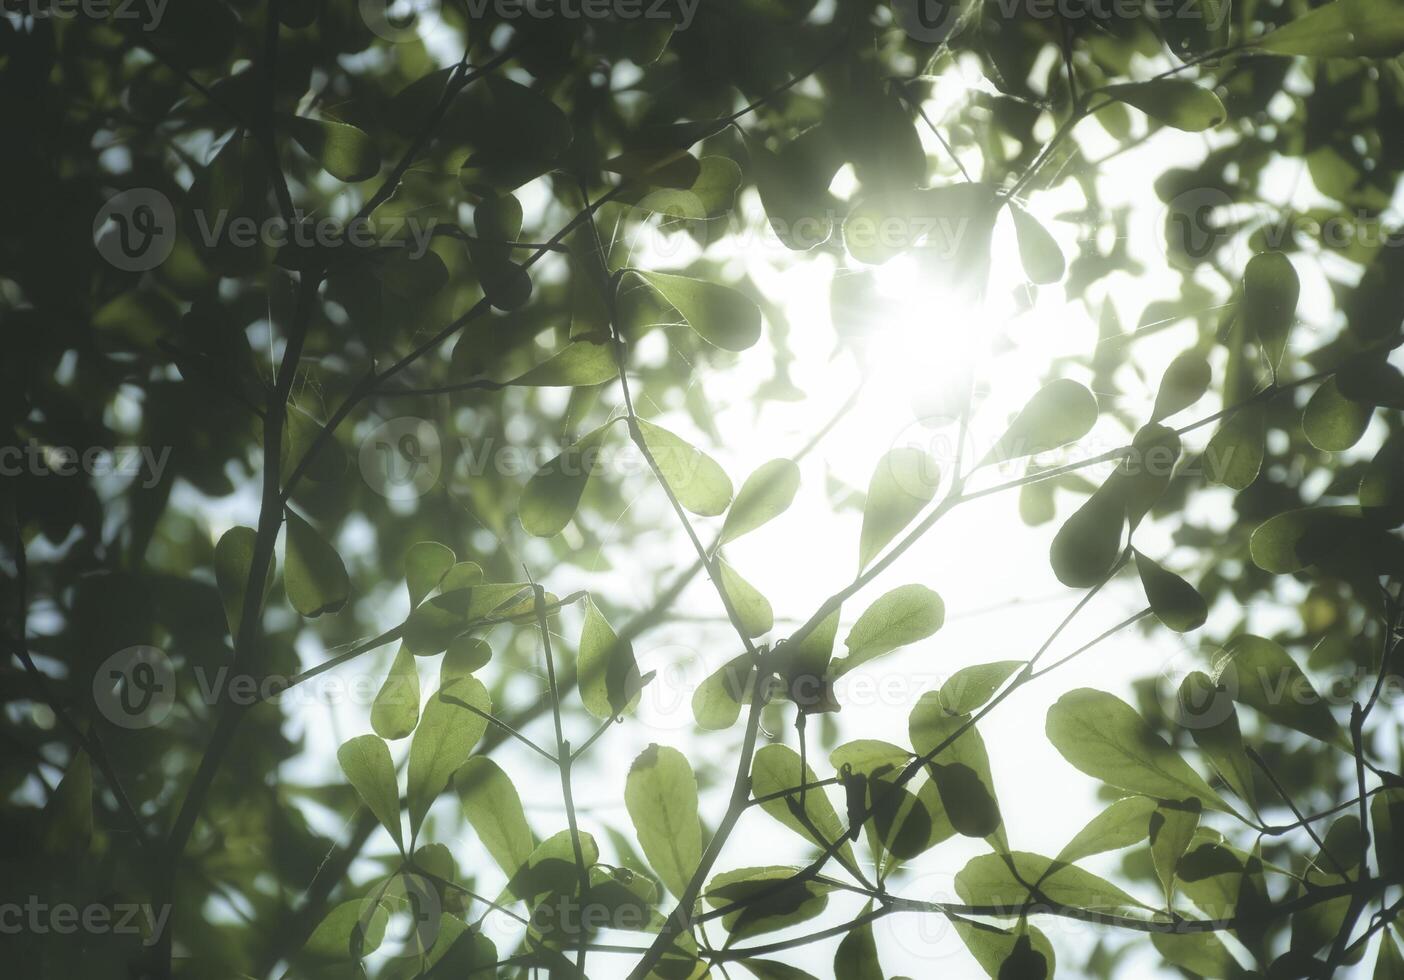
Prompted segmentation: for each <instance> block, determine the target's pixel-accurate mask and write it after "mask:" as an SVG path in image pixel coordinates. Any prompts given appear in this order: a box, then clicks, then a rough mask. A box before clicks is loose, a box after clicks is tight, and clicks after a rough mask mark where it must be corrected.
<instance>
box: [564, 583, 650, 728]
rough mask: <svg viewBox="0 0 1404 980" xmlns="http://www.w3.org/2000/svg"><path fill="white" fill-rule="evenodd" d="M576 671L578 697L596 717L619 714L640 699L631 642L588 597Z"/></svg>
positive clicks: (636, 668) (632, 706)
mask: <svg viewBox="0 0 1404 980" xmlns="http://www.w3.org/2000/svg"><path fill="white" fill-rule="evenodd" d="M577 672H578V675H579V676H578V683H579V686H580V700H581V701H582V702H583V703H584V705H585V710H586V711H588V712H590V714H592V715H594V716H595V717H596V718H615V717H618V716H619V715H622V714H624V713H625V712H627V711H632V710H633V709H634V707H635V706H636V705H637V704H638V703H639V690H640V687H641V682H640V679H639V665H638V662H637V661H636V660H635V659H634V647H633V644H631V643H629V642H628V641H621V640H620V639H619V636H618V635H617V634H616V633H615V632H614V629H613V627H611V626H610V625H609V621H608V620H606V619H605V618H604V615H603V614H602V613H601V612H600V611H599V609H598V608H597V607H596V606H595V601H594V600H593V599H590V598H588V597H587V598H586V600H585V622H584V625H583V626H581V628H580V658H579V665H578V668H577Z"/></svg>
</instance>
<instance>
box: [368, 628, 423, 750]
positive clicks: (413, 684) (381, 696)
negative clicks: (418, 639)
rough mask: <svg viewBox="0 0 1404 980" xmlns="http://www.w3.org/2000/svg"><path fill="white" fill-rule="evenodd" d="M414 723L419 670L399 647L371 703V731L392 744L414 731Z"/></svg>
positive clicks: (417, 713) (407, 653)
mask: <svg viewBox="0 0 1404 980" xmlns="http://www.w3.org/2000/svg"><path fill="white" fill-rule="evenodd" d="M418 722H419V668H418V667H416V666H415V661H414V654H412V653H410V652H409V650H408V649H407V648H406V647H404V646H401V647H400V649H399V651H398V652H397V653H396V654H395V661H394V663H392V664H391V665H390V673H389V674H387V675H386V676H385V683H384V684H382V685H381V686H380V691H379V693H377V694H376V696H375V701H374V702H373V703H372V704H371V728H373V729H375V733H376V734H377V735H379V736H380V737H381V738H385V739H389V740H390V741H392V742H393V741H394V740H395V739H397V738H404V737H405V736H406V735H408V734H410V732H412V731H414V726H415V725H416V724H417V723H418Z"/></svg>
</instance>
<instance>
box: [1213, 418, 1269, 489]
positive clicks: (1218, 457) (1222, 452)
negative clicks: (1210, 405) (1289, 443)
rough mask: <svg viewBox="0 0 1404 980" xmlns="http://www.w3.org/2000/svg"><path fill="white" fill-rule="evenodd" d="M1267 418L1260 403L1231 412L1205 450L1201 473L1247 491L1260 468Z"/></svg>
mask: <svg viewBox="0 0 1404 980" xmlns="http://www.w3.org/2000/svg"><path fill="white" fill-rule="evenodd" d="M1266 443H1267V418H1266V415H1265V414H1264V412H1263V407H1262V406H1261V405H1252V406H1249V407H1248V408H1244V409H1240V410H1239V411H1237V412H1234V413H1233V414H1232V415H1230V416H1229V417H1228V418H1227V419H1225V420H1224V423H1223V424H1222V425H1221V426H1219V430H1218V431H1217V432H1215V433H1214V438H1212V439H1210V440H1209V445H1208V446H1207V447H1206V448H1205V450H1204V475H1205V477H1206V478H1207V479H1209V480H1210V481H1212V482H1214V483H1222V484H1223V485H1224V486H1226V487H1229V488H1230V489H1232V490H1246V489H1247V488H1248V487H1250V486H1251V485H1252V484H1253V481H1255V480H1256V479H1257V478H1258V473H1259V472H1260V471H1261V470H1262V468H1263V454H1264V451H1265V447H1266Z"/></svg>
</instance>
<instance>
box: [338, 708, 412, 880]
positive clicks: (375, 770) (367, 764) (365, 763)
mask: <svg viewBox="0 0 1404 980" xmlns="http://www.w3.org/2000/svg"><path fill="white" fill-rule="evenodd" d="M336 761H337V762H339V763H341V771H342V772H344V773H346V779H347V781H348V782H349V783H350V784H351V786H352V788H353V789H355V790H356V793H357V794H358V795H359V796H360V797H361V800H362V801H363V802H364V803H365V804H366V809H368V810H370V812H371V813H373V814H375V818H376V819H377V820H379V821H380V824H381V826H382V827H384V828H385V829H386V830H388V831H390V836H391V837H393V838H395V844H396V846H398V847H399V848H400V853H401V854H403V853H404V850H405V844H404V837H403V836H402V831H401V827H400V790H399V787H398V786H396V784H395V764H394V763H393V762H391V761H390V750H389V749H388V748H386V746H385V743H384V742H383V741H381V740H380V739H379V738H377V737H376V736H374V735H357V736H356V737H355V738H353V739H351V740H349V741H347V742H344V743H342V746H341V748H339V749H337V750H336Z"/></svg>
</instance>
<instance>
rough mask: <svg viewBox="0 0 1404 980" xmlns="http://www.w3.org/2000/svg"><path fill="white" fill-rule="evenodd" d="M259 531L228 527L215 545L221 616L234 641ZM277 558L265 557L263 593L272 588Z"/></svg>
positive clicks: (237, 638) (237, 636) (241, 614)
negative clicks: (266, 568) (221, 604)
mask: <svg viewBox="0 0 1404 980" xmlns="http://www.w3.org/2000/svg"><path fill="white" fill-rule="evenodd" d="M257 541H258V532H256V531H255V530H254V529H253V528H251V527H231V528H230V529H229V530H228V531H225V532H224V534H222V535H221V536H220V539H219V543H218V544H216V545H215V552H214V566H215V582H216V584H217V585H218V587H219V597H220V599H221V600H223V602H224V619H225V621H226V622H227V623H228V624H229V635H230V636H232V637H233V638H234V641H235V642H236V643H237V642H238V640H239V622H240V620H242V618H243V615H244V590H245V589H246V588H247V587H248V584H249V568H250V567H251V566H252V565H253V554H254V548H255V546H256V543H257ZM276 566H277V559H276V558H274V556H272V555H269V556H268V574H267V576H266V577H265V578H264V581H263V595H262V596H261V597H260V601H262V600H263V599H266V598H267V597H268V590H269V589H271V588H273V578H274V575H275V574H276V573H277V567H276Z"/></svg>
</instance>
